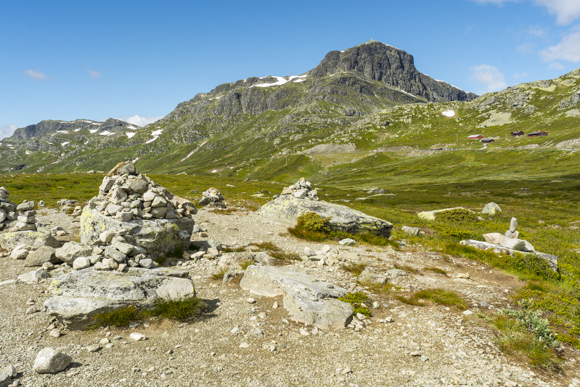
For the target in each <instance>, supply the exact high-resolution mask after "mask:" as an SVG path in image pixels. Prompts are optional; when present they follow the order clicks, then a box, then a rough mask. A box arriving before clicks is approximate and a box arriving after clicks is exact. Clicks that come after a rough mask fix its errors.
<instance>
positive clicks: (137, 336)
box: [129, 332, 147, 341]
mask: <svg viewBox="0 0 580 387" xmlns="http://www.w3.org/2000/svg"><path fill="white" fill-rule="evenodd" d="M129 338H130V339H132V340H135V341H143V340H147V337H145V335H142V334H141V333H137V332H133V333H131V334H130V335H129Z"/></svg>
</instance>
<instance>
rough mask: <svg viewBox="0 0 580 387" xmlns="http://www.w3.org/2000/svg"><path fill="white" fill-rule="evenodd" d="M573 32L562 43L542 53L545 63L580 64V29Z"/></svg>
mask: <svg viewBox="0 0 580 387" xmlns="http://www.w3.org/2000/svg"><path fill="white" fill-rule="evenodd" d="M579 4H580V2H579ZM573 31H574V32H572V33H570V34H568V35H566V36H564V38H563V39H562V40H561V41H560V43H558V44H556V45H555V46H552V47H548V48H547V49H546V50H542V51H540V56H541V57H542V58H543V59H544V60H545V61H555V60H565V61H568V62H580V29H579V28H575V29H573Z"/></svg>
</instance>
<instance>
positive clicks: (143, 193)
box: [91, 163, 197, 222]
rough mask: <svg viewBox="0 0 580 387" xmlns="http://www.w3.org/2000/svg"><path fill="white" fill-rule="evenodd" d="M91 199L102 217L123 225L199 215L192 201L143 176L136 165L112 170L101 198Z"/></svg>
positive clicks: (101, 191)
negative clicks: (145, 220)
mask: <svg viewBox="0 0 580 387" xmlns="http://www.w3.org/2000/svg"><path fill="white" fill-rule="evenodd" d="M91 200H92V201H93V203H94V204H95V205H96V208H97V209H98V210H99V211H100V212H101V213H102V214H104V215H106V216H111V217H114V218H116V219H119V220H121V221H123V222H128V221H130V220H131V219H153V218H155V219H178V218H181V217H183V216H191V215H193V214H195V213H196V212H197V209H196V208H195V205H194V204H193V203H192V202H190V201H189V200H186V199H183V198H180V197H178V196H175V195H173V194H171V193H170V192H169V191H167V189H165V188H164V187H162V186H160V185H158V184H156V183H155V182H154V181H153V180H151V179H150V178H149V177H147V176H146V175H142V174H139V173H138V172H137V170H136V169H135V166H134V165H133V164H132V163H119V164H118V165H117V166H116V167H115V168H114V169H113V170H111V172H109V173H108V174H107V176H105V178H104V179H103V183H102V184H101V186H100V187H99V196H97V197H96V198H93V199H91Z"/></svg>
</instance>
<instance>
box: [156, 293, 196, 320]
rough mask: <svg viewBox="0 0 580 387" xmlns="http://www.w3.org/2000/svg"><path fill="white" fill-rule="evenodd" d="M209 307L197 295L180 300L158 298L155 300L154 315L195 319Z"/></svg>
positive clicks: (176, 318) (171, 318) (175, 318)
mask: <svg viewBox="0 0 580 387" xmlns="http://www.w3.org/2000/svg"><path fill="white" fill-rule="evenodd" d="M206 307H207V305H206V303H205V302H204V301H202V300H200V299H199V298H197V297H194V296H192V297H187V298H183V299H179V300H166V299H163V298H157V299H155V301H154V302H153V310H152V311H151V314H152V315H153V316H157V317H161V318H166V319H170V320H177V321H185V320H195V319H197V318H199V316H201V314H202V312H203V311H204V310H205V308H206Z"/></svg>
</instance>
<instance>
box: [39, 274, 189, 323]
mask: <svg viewBox="0 0 580 387" xmlns="http://www.w3.org/2000/svg"><path fill="white" fill-rule="evenodd" d="M49 290H50V292H51V293H52V297H51V298H50V299H48V300H47V301H46V302H45V303H44V309H45V312H46V313H48V314H50V315H54V316H56V317H57V318H58V319H59V320H60V321H61V322H62V323H63V324H65V325H66V326H67V327H68V328H70V329H84V328H86V327H87V326H89V325H90V324H92V323H93V317H94V316H95V315H97V314H98V313H101V312H108V311H112V310H116V309H120V308H123V307H126V306H129V305H134V306H135V307H147V306H150V305H151V304H152V302H153V301H154V300H155V299H157V298H160V297H161V298H164V299H180V298H184V297H190V296H194V295H195V289H194V285H193V281H191V279H189V278H188V273H187V272H186V271H178V270H171V269H155V270H146V269H143V268H131V269H129V271H128V272H127V273H119V272H106V271H96V270H94V269H92V268H88V269H85V270H79V271H72V272H70V273H68V274H65V275H62V276H60V277H57V278H55V279H53V281H52V284H51V285H50V289H49Z"/></svg>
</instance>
